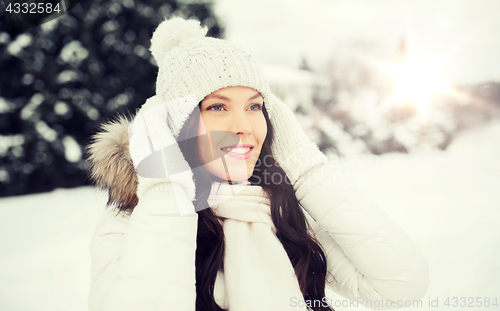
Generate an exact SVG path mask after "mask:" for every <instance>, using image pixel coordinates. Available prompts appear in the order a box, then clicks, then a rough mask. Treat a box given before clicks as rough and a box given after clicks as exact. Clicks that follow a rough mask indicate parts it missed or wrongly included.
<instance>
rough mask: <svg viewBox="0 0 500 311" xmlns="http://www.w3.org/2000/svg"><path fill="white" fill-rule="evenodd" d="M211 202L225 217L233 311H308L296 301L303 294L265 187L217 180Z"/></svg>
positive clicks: (226, 276) (226, 268)
mask: <svg viewBox="0 0 500 311" xmlns="http://www.w3.org/2000/svg"><path fill="white" fill-rule="evenodd" d="M208 204H209V206H211V207H212V209H213V210H214V212H215V214H216V215H217V216H219V217H221V218H223V223H222V227H223V229H224V236H225V256H224V279H225V280H224V281H225V284H226V295H227V296H226V297H227V301H228V306H229V310H230V311H246V310H249V311H256V310H259V311H281V310H294V311H301V310H307V309H306V308H305V307H302V308H300V307H297V305H296V304H292V302H293V301H298V300H303V296H302V293H301V291H300V288H299V284H298V280H297V277H296V275H295V272H294V269H293V266H292V263H291V262H290V260H289V258H288V255H287V254H286V251H285V249H284V248H283V245H282V244H281V242H280V241H279V240H278V238H277V237H276V234H275V233H276V228H275V227H274V224H273V222H272V219H271V210H270V201H269V198H268V197H267V196H266V195H265V192H264V191H263V189H262V187H260V186H252V185H250V184H246V185H242V184H240V185H229V184H227V183H214V184H213V185H212V192H211V194H210V197H209V199H208ZM292 299H293V300H292Z"/></svg>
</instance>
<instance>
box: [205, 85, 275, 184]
mask: <svg viewBox="0 0 500 311" xmlns="http://www.w3.org/2000/svg"><path fill="white" fill-rule="evenodd" d="M263 104H264V99H263V97H262V96H261V95H260V93H259V92H258V91H256V90H254V89H252V88H248V87H243V86H230V87H226V88H223V89H220V90H218V91H215V92H213V93H211V94H209V95H207V96H206V97H205V99H203V101H202V102H201V106H200V113H201V118H200V122H199V125H198V146H199V147H198V148H199V150H198V151H199V155H200V158H201V160H202V162H203V164H204V166H205V168H207V169H208V171H209V172H210V173H211V174H212V175H215V176H217V177H219V178H222V179H224V180H228V181H244V180H247V179H248V178H250V177H251V176H252V173H253V170H254V167H255V163H256V162H257V159H258V158H259V155H260V152H261V149H262V144H263V143H264V140H265V139H266V135H267V124H266V119H265V117H264V113H263V111H262V109H263V108H262V107H263ZM204 134H208V135H204ZM207 138H208V139H207Z"/></svg>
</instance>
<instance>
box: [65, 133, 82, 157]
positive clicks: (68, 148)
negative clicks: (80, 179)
mask: <svg viewBox="0 0 500 311" xmlns="http://www.w3.org/2000/svg"><path fill="white" fill-rule="evenodd" d="M62 143H63V145H64V157H65V158H66V160H68V162H71V163H76V162H78V161H80V160H81V159H82V149H81V148H80V145H79V144H78V143H77V142H76V140H75V139H74V138H73V137H72V136H69V135H68V136H65V137H64V138H63V140H62Z"/></svg>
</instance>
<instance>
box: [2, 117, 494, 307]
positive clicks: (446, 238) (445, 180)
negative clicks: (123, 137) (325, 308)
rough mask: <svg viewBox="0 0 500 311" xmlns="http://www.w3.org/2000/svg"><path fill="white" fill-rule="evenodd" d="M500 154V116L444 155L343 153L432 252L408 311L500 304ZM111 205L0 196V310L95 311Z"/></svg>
mask: <svg viewBox="0 0 500 311" xmlns="http://www.w3.org/2000/svg"><path fill="white" fill-rule="evenodd" d="M498 159H500V122H496V123H491V124H486V125H484V126H483V127H481V128H476V129H473V130H470V131H468V132H466V133H464V134H462V135H461V136H459V137H458V138H457V139H456V140H455V142H454V143H453V144H452V145H451V146H450V148H449V150H447V151H446V152H436V151H433V152H429V153H425V154H424V153H422V154H412V155H402V154H388V155H383V156H379V157H375V156H372V157H365V158H363V157H360V156H358V157H349V158H343V159H339V161H340V163H345V164H346V166H348V168H349V169H350V171H351V173H352V177H353V179H354V180H355V181H356V182H357V183H358V184H359V185H360V187H362V188H363V189H364V191H365V192H366V193H367V194H368V195H369V196H370V197H371V198H372V199H373V200H374V201H375V202H376V203H378V204H379V205H380V206H381V207H382V208H384V209H385V210H386V211H387V213H388V214H389V215H391V216H392V217H393V218H394V219H395V220H396V221H397V222H398V223H399V224H400V225H401V226H402V227H403V228H404V229H405V230H406V231H407V233H408V234H409V235H410V236H411V237H412V238H413V239H414V241H415V243H416V244H417V245H418V246H419V247H420V249H421V250H422V252H423V253H424V256H425V257H426V258H427V259H428V262H429V266H430V272H431V281H430V286H429V290H428V293H427V295H426V297H424V298H423V299H422V304H421V305H420V306H419V305H416V306H415V307H413V308H410V309H412V310H431V309H432V310H435V309H453V310H462V309H467V310H469V309H471V308H472V307H460V303H461V302H462V300H460V298H461V297H465V299H467V300H466V305H467V306H470V305H471V301H472V300H471V299H474V302H472V305H475V304H476V303H478V302H477V301H478V300H477V298H476V297H480V298H479V300H480V301H482V302H483V303H484V301H485V300H484V298H485V297H489V298H490V302H493V299H494V297H498V299H497V302H498V303H499V304H500V226H499V224H500V162H499V161H498ZM105 202H106V196H105V194H104V193H103V192H101V191H97V190H94V189H91V188H88V187H82V188H77V189H71V190H65V189H58V190H55V191H53V192H50V193H44V194H37V195H27V196H22V197H12V198H3V199H0V213H1V215H2V216H1V217H0V310H6V311H16V310H20V311H21V310H22V311H31V310H33V311H35V310H36V311H44V310H47V311H58V310H68V311H79V310H87V292H88V288H89V285H90V275H89V274H90V272H89V270H90V256H89V252H88V244H89V241H90V238H91V236H92V234H93V232H94V230H95V228H96V226H97V224H98V222H99V219H100V217H101V212H102V211H103V209H104V204H105ZM447 297H450V300H449V302H450V307H449V308H448V307H446V306H445V305H444V302H445V300H446V298H447ZM451 297H457V298H459V299H458V300H457V301H458V306H457V307H453V306H452V305H453V300H452V298H451ZM469 297H473V298H469ZM334 298H339V297H338V296H334ZM339 299H340V300H342V299H343V298H339ZM436 299H438V301H437V304H438V306H436V302H435V301H436ZM429 300H432V301H434V302H433V306H432V307H429ZM334 308H335V309H336V310H345V309H352V307H342V306H334ZM358 308H359V309H362V308H363V307H358ZM477 309H484V310H500V307H499V306H490V307H482V308H477Z"/></svg>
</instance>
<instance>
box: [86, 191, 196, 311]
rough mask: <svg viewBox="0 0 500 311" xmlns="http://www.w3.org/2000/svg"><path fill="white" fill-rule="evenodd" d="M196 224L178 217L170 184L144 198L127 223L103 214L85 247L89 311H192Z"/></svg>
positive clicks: (192, 218) (124, 218)
mask: <svg viewBox="0 0 500 311" xmlns="http://www.w3.org/2000/svg"><path fill="white" fill-rule="evenodd" d="M177 198H178V197H177ZM186 200H187V198H186ZM197 221H198V214H196V213H195V214H190V215H187V216H180V213H179V210H178V208H177V203H176V199H175V196H174V193H173V189H172V184H171V183H164V184H158V185H155V186H154V187H153V188H151V189H150V190H149V191H147V192H146V193H145V194H143V195H142V196H141V199H140V200H139V203H138V205H137V206H136V207H135V209H134V211H133V213H132V214H131V216H130V218H128V217H127V216H115V211H114V210H107V211H105V213H104V216H103V217H102V219H101V221H100V223H99V226H98V228H97V230H96V231H95V234H94V236H93V238H92V240H91V243H90V245H89V248H90V253H91V259H92V264H91V287H90V292H89V297H88V301H89V310H90V311H129V310H130V311H137V310H141V311H142V310H144V311H153V310H154V311H160V310H162V311H164V310H186V311H187V310H189V311H193V310H195V304H196V275H195V252H196V233H197V224H198V223H197Z"/></svg>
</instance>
